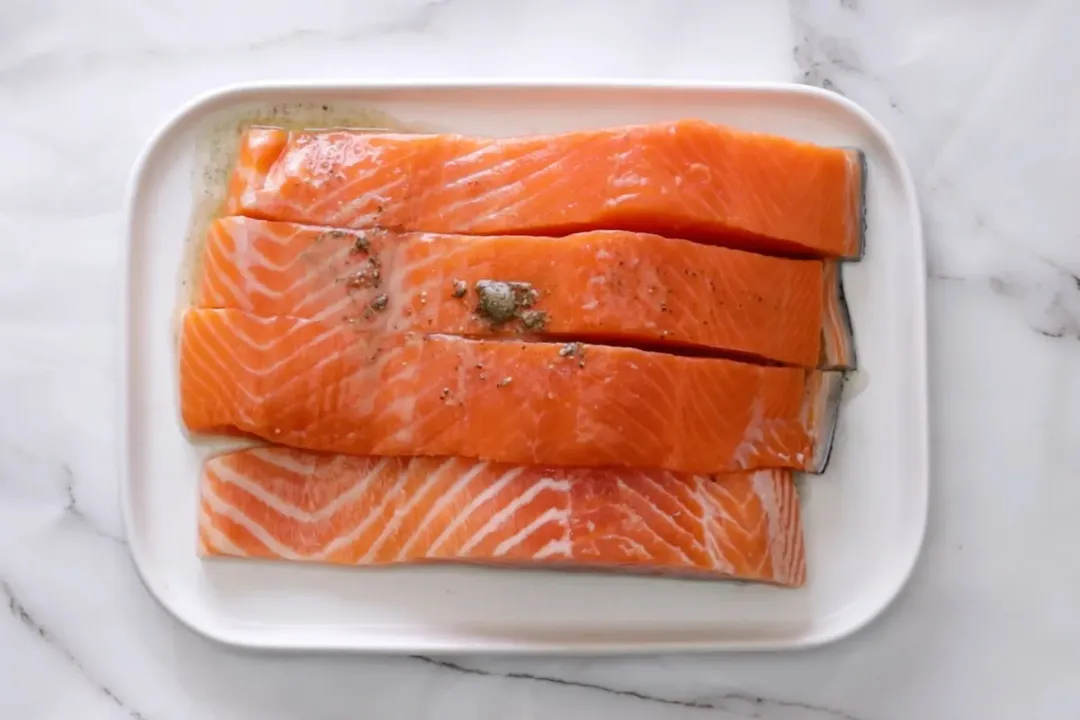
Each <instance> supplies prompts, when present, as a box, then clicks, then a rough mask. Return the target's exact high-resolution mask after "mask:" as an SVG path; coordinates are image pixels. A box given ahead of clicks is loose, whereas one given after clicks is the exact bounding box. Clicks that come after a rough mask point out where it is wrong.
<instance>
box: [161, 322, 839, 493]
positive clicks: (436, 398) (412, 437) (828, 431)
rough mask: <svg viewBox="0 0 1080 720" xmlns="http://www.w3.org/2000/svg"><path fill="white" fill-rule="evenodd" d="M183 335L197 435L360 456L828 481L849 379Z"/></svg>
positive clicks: (447, 344)
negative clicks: (766, 471)
mask: <svg viewBox="0 0 1080 720" xmlns="http://www.w3.org/2000/svg"><path fill="white" fill-rule="evenodd" d="M181 332H182V336H181V340H180V405H181V411H182V416H183V420H184V423H185V425H186V426H187V428H188V429H189V430H190V431H192V432H195V433H215V432H239V433H245V434H251V435H255V436H258V437H262V438H266V439H268V440H271V441H274V442H278V443H281V444H284V445H289V446H292V447H299V448H306V449H311V450H323V451H334V452H344V453H350V454H354V455H395V456H399V455H445V456H462V457H471V458H479V459H483V460H490V461H495V462H508V463H518V464H525V465H559V466H566V467H577V466H580V467H595V466H603V465H614V466H630V467H653V468H659V469H666V470H673V471H678V472H693V473H717V472H729V471H735V470H752V469H759V468H772V467H779V468H792V469H798V470H809V471H814V472H819V471H821V470H822V469H823V468H824V465H825V463H826V461H827V459H828V451H829V447H830V445H831V439H832V431H833V425H834V421H835V413H836V409H837V404H838V399H839V392H840V386H841V376H842V373H839V372H822V371H817V370H806V369H803V368H794V367H776V366H763V365H752V364H748V363H741V362H735V361H732V360H727V359H720V358H692V357H681V356H676V355H669V354H662V353H654V352H646V351H643V350H638V349H634V348H625V347H610V346H593V345H581V344H577V343H568V344H565V345H560V344H557V343H547V342H532V343H525V342H517V341H509V340H473V339H467V338H462V337H457V336H446V335H435V336H426V335H420V334H388V333H370V332H366V331H364V330H361V329H358V328H356V327H354V326H352V325H350V324H348V323H342V322H337V321H335V322H320V321H317V320H304V319H299V318H289V317H272V318H262V317H258V316H255V315H252V314H249V313H246V312H243V311H239V310H207V309H195V310H188V311H187V312H186V313H185V314H184V318H183V323H182V331H181Z"/></svg>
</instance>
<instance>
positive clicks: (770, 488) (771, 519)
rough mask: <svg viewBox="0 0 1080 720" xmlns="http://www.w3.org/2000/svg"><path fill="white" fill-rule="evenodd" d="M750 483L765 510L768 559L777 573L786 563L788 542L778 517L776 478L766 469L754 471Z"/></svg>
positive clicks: (778, 505) (778, 500)
mask: <svg viewBox="0 0 1080 720" xmlns="http://www.w3.org/2000/svg"><path fill="white" fill-rule="evenodd" d="M751 485H752V486H753V488H754V494H755V495H757V497H758V498H760V500H761V507H762V509H763V510H764V511H765V517H766V518H767V521H766V522H767V523H768V530H767V532H768V538H769V556H770V558H769V559H770V560H771V562H772V568H773V572H774V573H778V572H779V571H780V568H782V567H784V565H785V564H786V563H785V562H784V558H785V555H786V551H787V547H788V543H787V533H786V532H785V528H784V526H783V523H782V522H781V517H780V511H781V507H780V499H779V498H777V495H776V478H775V476H774V475H773V473H771V472H768V471H761V472H756V473H754V475H753V477H752V478H751Z"/></svg>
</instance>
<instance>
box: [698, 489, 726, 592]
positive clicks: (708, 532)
mask: <svg viewBox="0 0 1080 720" xmlns="http://www.w3.org/2000/svg"><path fill="white" fill-rule="evenodd" d="M694 482H695V484H696V487H695V490H696V496H697V500H698V504H700V505H701V515H700V516H699V519H700V521H701V529H702V533H703V537H704V538H705V548H706V551H707V552H708V555H709V561H710V562H711V563H712V566H713V567H716V568H725V569H726V571H727V572H731V571H732V570H733V569H734V568H733V566H732V565H731V563H730V562H729V561H728V560H727V558H725V557H724V552H723V550H721V549H720V545H719V544H718V543H717V541H716V534H715V533H714V532H713V531H712V518H713V515H714V514H715V513H713V512H710V510H709V502H708V501H707V500H706V498H705V494H706V492H707V486H706V485H705V483H712V482H716V479H715V478H711V477H702V476H700V475H695V476H694Z"/></svg>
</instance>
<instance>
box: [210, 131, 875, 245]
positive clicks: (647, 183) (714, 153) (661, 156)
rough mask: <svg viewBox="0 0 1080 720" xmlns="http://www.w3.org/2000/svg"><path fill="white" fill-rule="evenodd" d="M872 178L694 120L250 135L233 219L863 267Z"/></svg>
mask: <svg viewBox="0 0 1080 720" xmlns="http://www.w3.org/2000/svg"><path fill="white" fill-rule="evenodd" d="M863 182H864V164H863V159H862V154H861V153H860V152H859V151H857V150H848V149H843V148H828V147H820V146H817V145H811V144H808V143H803V142H796V141H794V140H790V139H787V138H782V137H777V136H772V135H766V134H761V133H750V132H742V131H738V130H734V129H731V128H726V127H721V126H717V125H712V124H709V123H706V122H702V121H700V120H680V121H677V122H666V123H656V124H652V125H637V126H627V127H618V128H609V129H603V130H588V131H579V132H568V133H563V134H556V135H538V136H529V137H514V138H477V137H465V136H461V135H408V134H387V133H370V132H360V131H350V130H323V131H295V132H290V131H286V130H282V129H279V128H266V127H253V128H250V129H248V130H247V131H246V132H245V134H244V135H243V138H242V141H241V145H240V152H239V159H238V163H237V166H236V169H235V171H234V174H233V177H232V180H231V182H230V191H229V197H228V201H227V213H228V214H235V215H247V216H250V217H257V218H264V219H268V220H288V221H292V222H302V223H312V224H316V225H329V226H340V227H350V228H371V227H384V228H389V229H394V230H418V231H425V232H440V233H464V234H471V235H496V234H528V235H563V234H568V233H574V232H580V231H586V230H604V229H608V230H629V231H638V232H649V233H656V234H658V235H667V236H672V237H681V238H688V239H692V240H697V241H701V242H708V243H713V244H721V245H728V246H731V247H738V248H742V249H746V250H752V251H755V252H764V253H769V254H783V255H797V256H812V257H832V258H847V259H854V258H857V257H859V256H860V255H861V253H862V238H863Z"/></svg>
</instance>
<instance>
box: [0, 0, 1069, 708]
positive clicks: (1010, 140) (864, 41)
mask: <svg viewBox="0 0 1080 720" xmlns="http://www.w3.org/2000/svg"><path fill="white" fill-rule="evenodd" d="M732 22H738V23H740V25H739V27H741V28H745V31H744V32H741V33H738V36H739V38H740V40H739V41H737V42H718V41H717V37H718V34H717V32H716V29H717V28H720V27H730V24H731V23H732ZM1078 23H1080V5H1077V4H1076V3H1072V2H1069V0H1044V1H1042V2H1038V3H1020V2H1014V1H1013V0H949V2H938V0H910V1H909V2H904V3H899V2H886V1H885V0H821V1H820V2H818V1H813V0H792V1H791V2H790V3H785V2H783V0H774V1H772V2H764V1H763V0H759V1H758V2H757V3H755V4H753V5H751V4H750V3H747V2H738V1H736V0H730V1H721V2H710V1H709V0H700V1H697V2H693V1H681V2H680V1H674V0H665V1H664V2H661V1H659V0H656V1H654V2H647V1H645V0H642V1H640V2H636V1H635V2H622V1H621V0H605V1H599V0H597V1H590V0H566V1H564V0H543V1H542V2H541V1H539V0H537V1H535V2H533V1H529V2H522V3H517V4H513V6H512V7H511V3H508V2H496V1H494V0H486V1H485V0H442V1H438V0H435V1H426V2H422V1H421V0H400V1H397V2H395V1H393V0H381V1H380V2H369V3H364V4H363V5H361V4H360V3H348V2H345V1H344V0H341V1H340V2H334V1H333V0H308V2H305V3H301V4H297V3H289V2H285V1H284V0H263V2H260V3H255V2H244V3H239V2H237V3H218V2H211V0H197V1H193V2H187V3H174V2H169V1H168V0H155V1H153V2H127V1H125V0H92V1H89V2H86V3H81V4H76V3H60V2H52V1H50V2H31V1H30V0H25V1H19V0H16V2H8V3H4V4H3V7H2V8H0V110H2V112H0V131H2V133H3V137H4V139H5V143H4V148H3V156H2V161H0V233H2V234H3V242H0V259H2V262H0V301H2V302H0V341H2V344H3V347H4V348H5V351H4V352H3V353H2V354H0V400H2V404H3V409H4V411H3V413H0V596H2V597H0V599H2V601H3V604H4V605H5V606H6V608H7V612H2V611H0V717H4V718H80V719H84V720H97V719H99V718H100V719H103V720H104V719H112V718H145V719H147V720H151V719H157V718H161V719H162V720H173V719H174V718H175V719H177V720H179V719H186V718H218V717H220V718H261V719H262V720H275V719H278V718H281V719H284V718H312V719H315V720H323V719H326V720H331V719H337V718H354V717H364V718H367V717H378V718H383V717H386V718H410V719H416V718H434V717H440V718H441V717H460V718H489V717H490V718H503V717H511V716H512V717H538V716H541V715H543V716H552V715H554V716H558V717H566V718H578V717H580V718H591V717H597V716H599V715H601V714H603V715H605V716H606V715H608V714H610V715H611V716H617V717H624V718H696V717H702V718H714V717H715V718H744V717H745V718H764V719H766V720H910V718H920V719H923V720H935V719H939V718H940V719H942V720H945V719H948V720H954V719H956V718H980V719H986V718H1018V717H1023V718H1062V717H1077V716H1078V715H1080V683H1078V682H1077V680H1076V669H1077V667H1080V614H1078V613H1077V608H1078V607H1080V563H1078V562H1076V560H1075V557H1074V556H1073V555H1072V554H1071V550H1070V548H1072V547H1075V546H1077V545H1078V544H1080V523H1077V522H1076V520H1075V517H1076V510H1077V508H1078V507H1080V482H1077V481H1078V480H1080V233H1078V231H1077V229H1076V228H1077V225H1076V220H1075V213H1076V209H1075V208H1076V206H1075V202H1076V193H1077V189H1078V188H1080V135H1078V132H1080V131H1078V130H1077V128H1078V127H1080V89H1078V87H1077V84H1076V82H1075V74H1076V73H1077V71H1080V46H1078V45H1077V43H1076V42H1075V39H1074V37H1073V36H1074V34H1075V28H1076V27H1077V26H1078ZM730 35H731V33H730V32H729V33H726V34H723V37H725V38H726V37H728V36H730ZM493 74H497V75H498V76H527V77H544V76H564V77H565V76H587V77H624V78H628V77H642V78H654V77H655V78H661V77H663V78H677V79H786V80H798V81H803V82H808V83H813V84H817V85H821V86H824V87H827V88H831V89H833V90H835V91H837V92H841V93H843V94H845V95H847V96H848V97H850V98H852V99H853V100H855V101H857V102H859V103H861V104H862V105H864V106H865V107H866V108H867V109H868V110H869V111H870V112H872V113H874V114H875V115H876V116H877V117H879V118H880V119H881V120H882V121H883V122H884V123H885V124H886V125H887V126H888V127H889V129H890V130H891V131H892V132H893V133H894V134H895V136H896V138H897V139H898V140H899V141H900V143H901V145H902V147H903V149H904V151H905V153H906V155H907V158H908V160H909V162H910V164H911V167H912V169H913V171H914V175H915V178H916V180H917V184H918V187H919V191H920V194H921V202H922V203H923V210H924V215H925V228H926V235H927V242H928V245H929V248H928V249H929V258H930V259H929V262H930V267H929V273H930V284H929V292H930V298H929V301H930V303H929V307H930V369H931V391H932V405H931V407H932V420H933V486H932V507H931V518H930V528H929V533H928V536H927V542H926V546H925V549H924V551H923V555H922V558H921V560H920V562H919V565H918V567H917V569H916V571H915V573H914V577H913V578H912V580H911V582H910V584H909V585H908V587H907V588H906V590H905V591H904V592H903V594H902V595H901V597H900V598H899V599H898V600H897V602H896V603H895V604H894V605H893V606H892V607H891V608H890V609H889V610H888V611H887V612H886V613H885V615H884V616H883V617H881V618H880V619H879V620H878V621H877V622H875V623H874V624H873V625H872V626H870V627H869V628H867V629H866V630H864V631H862V632H860V633H858V634H857V635H855V636H854V637H851V638H850V639H847V640H845V641H842V642H839V643H837V644H834V645H831V646H829V647H826V648H822V649H819V650H815V651H807V652H799V653H790V654H772V655H734V656H709V655H703V656H692V657H652V658H629V659H599V658H588V659H585V658H579V659H554V658H545V659H527V658H516V659H499V658H482V657H460V658H453V659H445V658H440V659H437V660H436V659H431V658H425V657H414V658H366V657H343V656H337V657H327V656H322V657H305V656H296V655H292V656H274V655H266V654H252V653H243V652H237V651H233V650H229V649H225V648H223V647H220V646H217V645H214V644H212V643H209V642H207V641H205V640H203V639H201V638H199V637H196V636H194V635H193V634H192V633H190V632H189V631H187V630H185V629H184V628H182V627H181V626H180V625H179V624H178V623H176V622H175V621H173V620H172V619H171V618H170V617H169V616H167V615H166V614H165V612H164V611H163V610H162V609H161V608H160V607H159V606H158V605H157V604H156V603H155V602H154V601H153V600H152V599H151V598H150V596H149V595H148V594H147V593H146V592H145V590H144V589H143V587H142V585H141V584H140V583H139V581H138V579H137V578H136V575H135V572H134V569H133V566H132V564H131V561H130V558H129V556H128V552H127V548H126V547H125V543H124V540H123V531H122V527H121V522H120V517H119V511H118V503H117V483H116V476H117V464H116V453H115V447H116V439H117V432H118V428H117V425H116V422H115V418H116V416H117V408H116V401H115V398H116V390H117V382H118V379H117V377H116V355H115V347H116V338H117V333H118V322H119V308H118V306H117V292H116V285H117V282H118V273H119V270H118V265H117V260H118V254H119V244H120V242H121V238H122V236H123V230H122V219H121V202H122V195H123V188H124V184H125V182H126V179H127V175H128V172H129V169H130V167H131V164H132V162H133V161H134V158H135V156H136V154H137V153H138V151H139V150H140V148H141V147H142V145H143V143H144V142H145V141H146V139H147V138H148V137H149V134H150V133H151V132H152V130H153V129H154V128H155V127H156V126H157V125H158V124H159V123H160V122H161V121H162V120H163V119H164V118H165V117H166V116H167V115H168V114H169V113H170V112H171V111H173V110H174V109H175V108H176V107H177V106H178V105H179V104H181V103H183V102H184V101H186V100H188V99H189V98H190V97H191V96H193V95H195V94H197V93H199V92H202V91H204V90H207V89H210V88H212V87H215V86H218V85H222V84H225V83H231V82H238V81H247V80H257V79H274V78H282V77H319V78H324V79H332V78H350V79H357V78H395V77H420V76H427V77H457V76H471V77H477V76H492V75H493Z"/></svg>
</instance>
